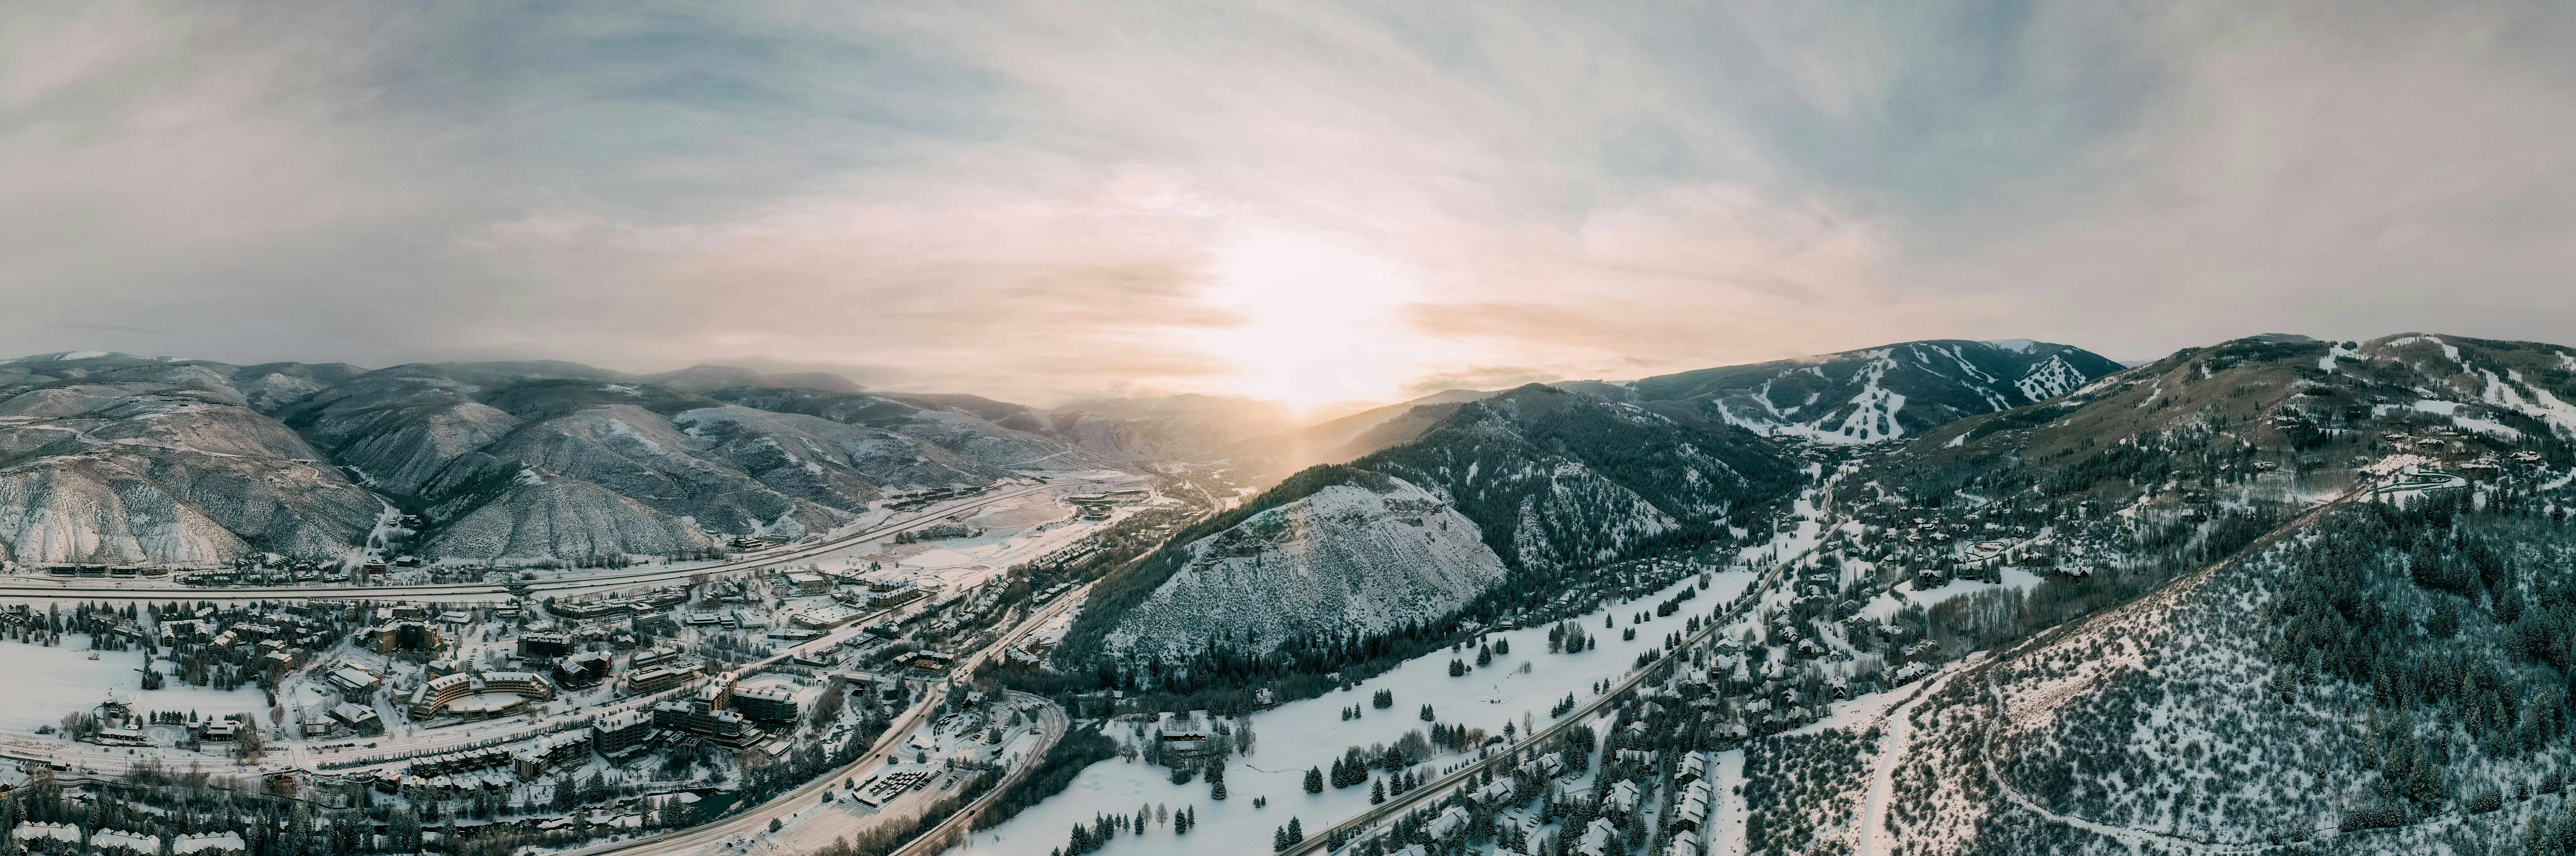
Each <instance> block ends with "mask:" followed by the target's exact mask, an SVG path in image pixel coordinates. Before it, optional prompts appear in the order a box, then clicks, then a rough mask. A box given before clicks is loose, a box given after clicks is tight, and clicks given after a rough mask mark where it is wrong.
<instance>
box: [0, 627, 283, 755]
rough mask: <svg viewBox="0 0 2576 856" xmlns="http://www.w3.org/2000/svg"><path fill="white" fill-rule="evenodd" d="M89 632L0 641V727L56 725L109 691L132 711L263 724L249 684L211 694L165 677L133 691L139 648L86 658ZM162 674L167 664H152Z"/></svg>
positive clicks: (138, 676) (22, 729)
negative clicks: (1, 667) (53, 640)
mask: <svg viewBox="0 0 2576 856" xmlns="http://www.w3.org/2000/svg"><path fill="white" fill-rule="evenodd" d="M91 653H92V652H91V651H90V650H89V634H86V633H65V634H63V644H61V645H56V646H50V647H48V646H44V645H29V644H23V643H16V642H0V659H6V660H7V661H8V663H9V666H8V669H7V670H6V674H7V685H8V691H7V692H5V693H0V731H12V732H17V733H21V734H24V733H27V732H32V731H34V730H36V728H37V727H38V726H42V725H59V724H61V722H62V721H63V714H66V713H71V712H73V711H83V710H87V711H95V710H96V709H97V707H98V703H99V702H101V701H105V700H106V699H107V693H108V691H109V690H110V689H113V690H115V692H116V697H117V699H118V700H119V701H124V702H126V703H128V704H131V705H133V706H134V708H135V709H136V710H177V711H187V710H194V711H197V712H198V713H199V714H200V715H210V714H216V713H254V714H256V715H257V716H258V718H259V719H260V720H261V721H263V722H265V721H266V720H267V719H268V714H267V710H268V700H267V697H266V696H263V695H261V694H260V691H259V690H257V689H254V688H243V689H237V690H233V691H232V692H216V691H214V690H212V689H209V688H205V687H197V686H190V685H188V684H185V683H181V682H179V681H178V680H177V679H171V680H169V681H168V682H167V683H165V684H163V685H162V686H163V687H164V688H163V689H158V690H152V691H149V692H143V691H139V690H138V688H139V687H141V686H142V685H143V684H142V681H143V674H142V673H141V672H140V671H138V670H139V669H141V668H142V667H143V652H142V651H99V652H96V653H97V654H98V659H96V660H92V659H89V655H90V654H91ZM155 665H156V666H157V667H158V668H160V670H161V671H162V673H163V674H165V675H166V674H168V673H169V672H170V671H171V666H170V663H168V662H167V661H163V662H160V663H156V664H155Z"/></svg>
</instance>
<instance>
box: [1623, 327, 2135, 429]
mask: <svg viewBox="0 0 2576 856" xmlns="http://www.w3.org/2000/svg"><path fill="white" fill-rule="evenodd" d="M2119 370H2120V365H2119V364H2118V363H2114V362H2112V361H2110V360H2109V359H2106V358H2104V357H2102V356H2100V355H2098V354H2094V353H2092V352H2090V351H2086V350H2084V349H2081V348H2075V347H2071V346H2067V345H2056V344H2050V343H2046V342H2034V341H2031V340H2028V339H2003V340H1997V341H1993V342H1971V341H1963V340H1931V341H1921V342H1905V343H1900V344H1895V345H1888V346H1885V347H1879V348H1868V349H1863V350H1858V351H1844V352H1841V353H1835V354H1822V355H1818V356H1813V357H1803V358H1799V359H1794V360H1780V361H1777V362H1769V363H1758V364H1753V365H1742V366H1727V367H1722V368H1714V369H1702V370H1698V371H1691V372H1683V373H1680V374H1672V375H1662V376H1658V377H1650V378H1646V379H1644V380H1640V381H1637V382H1635V383H1633V384H1630V385H1628V387H1627V389H1628V390H1629V391H1630V392H1631V393H1632V394H1634V395H1635V396H1636V397H1637V398H1638V399H1640V400H1642V401H1671V402H1681V403H1683V404H1686V405H1688V406H1690V407H1692V408H1694V409H1695V410H1696V411H1697V413H1698V415H1699V416H1700V417H1701V418H1705V419H1708V420H1710V421H1713V422H1721V423H1725V424H1729V425H1738V426H1742V427H1744V428H1746V429H1749V430H1752V431H1754V432H1756V433H1759V434H1763V435H1766V436H1774V437H1794V438H1799V439H1804V440H1809V441H1813V442H1818V443H1834V444H1853V443H1875V442H1881V441H1886V440H1893V439H1897V438H1901V437H1906V436H1910V435H1914V434H1919V433H1921V432H1923V431H1925V430H1928V429H1930V428H1933V427H1936V426H1939V425H1942V424H1944V423H1947V422H1950V421H1952V420H1955V419H1958V418H1960V417H1964V416H1970V415H1974V414H1979V413H1991V412H1994V411H1998V410H2009V409H2011V408H2015V407H2020V406H2023V405H2026V404H2033V403H2036V402H2040V401H2044V400H2047V399H2050V398H2054V397H2056V396H2059V395H2063V394H2065V393H2067V392H2070V391H2073V390H2075V389H2076V388H2078V387H2081V386H2083V385H2084V384H2086V383H2088V382H2090V381H2092V380H2095V379H2098V378H2100V377H2102V376H2104V375H2108V374H2111V373H2114V372H2117V371H2119Z"/></svg>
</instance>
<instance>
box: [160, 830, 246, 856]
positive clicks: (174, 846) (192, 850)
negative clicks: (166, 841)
mask: <svg viewBox="0 0 2576 856" xmlns="http://www.w3.org/2000/svg"><path fill="white" fill-rule="evenodd" d="M249 850H250V845H249V844H247V843H245V842H243V841H242V837H241V833H238V832H210V833H207V834H205V835H182V836H179V837H177V838H173V839H170V852H171V853H173V854H176V856H233V854H239V853H245V852H248V851H249Z"/></svg>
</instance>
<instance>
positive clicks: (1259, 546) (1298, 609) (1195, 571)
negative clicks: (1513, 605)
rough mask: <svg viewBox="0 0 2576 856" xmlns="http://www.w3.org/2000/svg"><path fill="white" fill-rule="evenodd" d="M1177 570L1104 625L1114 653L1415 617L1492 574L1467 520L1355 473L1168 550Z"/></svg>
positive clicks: (1418, 491) (1444, 608)
mask: <svg viewBox="0 0 2576 856" xmlns="http://www.w3.org/2000/svg"><path fill="white" fill-rule="evenodd" d="M1175 553H1176V558H1177V559H1178V560H1179V561H1180V562H1181V566H1180V568H1179V569H1178V570H1177V571H1175V572H1174V573H1172V574H1171V576H1170V577H1169V578H1167V579H1165V580H1164V581H1163V583H1162V584H1161V585H1159V586H1157V587H1155V588H1154V589H1153V591H1152V593H1151V594H1149V595H1147V596H1146V597H1145V598H1144V599H1143V601H1142V602H1140V603H1137V604H1135V605H1134V606H1132V607H1130V608H1129V609H1128V610H1127V612H1126V617H1125V619H1124V620H1122V621H1120V622H1119V623H1118V625H1117V627H1116V628H1115V629H1113V630H1110V631H1109V638H1108V640H1107V642H1108V644H1109V646H1110V647H1112V648H1115V649H1117V650H1122V651H1138V652H1150V651H1167V652H1179V651H1186V650H1188V649H1189V648H1191V647H1192V646H1193V645H1195V644H1198V643H1199V642H1200V641H1201V640H1205V639H1208V638H1211V637H1213V636H1217V635H1226V634H1230V635H1234V636H1241V635H1243V634H1247V633H1248V634H1250V636H1251V638H1254V639H1264V640H1271V641H1274V642H1275V641H1276V640H1279V639H1282V638H1285V637H1287V636H1289V635H1291V634H1296V633H1304V632H1312V631H1313V630H1314V629H1316V628H1320V627H1388V626H1393V625H1394V624H1396V623H1398V622H1405V621H1413V622H1423V621H1429V620H1432V619H1435V618H1438V617H1440V616H1441V615H1443V614H1444V613H1447V612H1449V611H1450V610H1454V609H1456V608H1458V607H1459V606H1461V605H1464V604H1465V603H1466V602H1467V601H1468V600H1469V599H1472V598H1474V597H1475V596H1476V595H1479V594H1482V593H1484V591H1485V590H1486V589H1487V588H1489V587H1491V586H1493V585H1495V584H1496V583H1499V582H1501V581H1502V579H1503V574H1504V569H1503V560H1502V557H1500V556H1497V555H1495V553H1494V551H1493V550H1491V549H1488V548H1487V547H1486V546H1485V544H1484V542H1483V541H1481V540H1479V539H1478V537H1477V528H1476V524H1475V522H1474V521H1471V520H1468V519H1467V518H1466V516H1465V515H1462V514H1460V513H1458V510H1457V509H1456V508H1455V507H1453V506H1452V505H1451V504H1449V503H1448V502H1446V501H1444V500H1442V499H1440V498H1439V497H1437V496H1434V495H1432V494H1431V493H1429V492H1427V491H1424V490H1423V489H1422V488H1420V487H1417V486H1414V485H1412V484H1409V483H1407V482H1405V481H1403V480H1401V479H1396V478H1390V477H1386V476H1383V475H1378V474H1374V473H1365V472H1354V473H1353V475H1352V476H1351V477H1350V478H1348V479H1346V480H1336V481H1334V482H1332V483H1329V484H1326V485H1324V486H1322V487H1318V488H1316V489H1314V491H1313V492H1312V493H1308V494H1306V495H1304V496H1301V497H1299V498H1297V499H1295V500H1293V501H1289V502H1285V503H1282V504H1279V505H1276V506H1273V507H1271V508H1268V509H1266V510H1263V511H1261V512H1259V513H1256V514H1252V515H1250V516H1247V517H1245V518H1243V519H1242V520H1241V522H1238V523H1236V524H1234V525H1233V526H1230V527H1227V528H1225V529H1222V530H1219V531H1217V532H1215V533H1214V534H1211V535H1208V536H1206V537H1203V538H1199V539H1197V540H1195V541H1192V542H1190V543H1187V544H1182V545H1178V546H1177V547H1176V548H1175Z"/></svg>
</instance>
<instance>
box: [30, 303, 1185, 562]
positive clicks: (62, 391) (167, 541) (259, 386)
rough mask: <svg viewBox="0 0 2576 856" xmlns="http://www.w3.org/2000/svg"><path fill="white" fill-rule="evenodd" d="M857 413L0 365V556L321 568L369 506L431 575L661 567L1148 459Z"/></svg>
mask: <svg viewBox="0 0 2576 856" xmlns="http://www.w3.org/2000/svg"><path fill="white" fill-rule="evenodd" d="M856 389H857V387H856V385H855V384H851V383H849V382H848V381H847V380H845V379H841V378H838V377H837V376H830V375H761V374H757V373H754V372H750V371H746V370H743V369H739V368H733V367H726V366H697V367H693V368H690V369H684V370H682V371H678V372H670V373H665V374H661V375H653V376H649V377H638V376H634V375H628V374H625V373H622V372H615V371H609V370H605V369H599V368H594V367H591V366H584V365H579V364H575V363H563V362H515V363H448V364H413V365H403V366H395V367H392V368H386V369H379V370H375V371H366V370H362V369H358V368H355V367H352V366H346V365H338V364H326V365H308V364H301V363H275V364H267V365H259V366H231V365H226V364H222V363H215V362H208V361H201V360H166V359H152V358H140V357H132V356H128V355H124V354H110V353H103V352H86V353H68V354H55V355H46V356H41V357H28V358H21V359H17V360H10V361H7V362H0V551H5V552H0V556H5V557H7V558H9V559H11V560H13V561H20V562H28V563H56V562H75V561H93V562H109V563H142V562H158V563H181V564H196V565H206V564H214V563H218V562H222V561H225V560H228V559H231V558H233V557H237V556H241V555H245V554H250V553H279V554H284V555H288V556H295V557H300V558H310V559H335V558H338V557H339V556H340V555H342V554H344V553H345V552H347V551H348V550H349V549H351V548H353V547H355V546H356V545H357V543H358V541H359V540H361V539H362V538H363V537H364V536H365V535H366V533H367V532H368V531H369V530H370V529H371V528H372V527H373V526H374V523H375V521H376V519H377V517H378V516H379V514H380V513H381V512H382V511H383V510H384V509H385V508H386V506H387V505H388V504H391V505H393V506H396V507H398V508H401V509H403V510H405V511H409V512H416V513H420V514H422V515H424V516H425V517H426V518H428V521H429V526H428V528H427V531H426V532H425V533H424V534H425V538H424V539H423V540H422V541H421V543H420V544H419V545H418V547H417V550H418V552H420V553H421V554H423V555H425V556H428V557H431V558H438V559H460V560H474V561H523V560H538V559H547V558H575V557H583V556H592V555H602V554H619V553H634V554H647V555H651V554H668V553H670V552H673V551H676V550H681V549H690V548H697V547H705V546H710V545H713V544H714V543H716V542H718V541H720V540H722V539H723V537H725V536H729V535H739V534H760V533H783V534H795V533H799V532H808V531H815V530H819V529H827V528H831V527H834V526H837V525H839V524H841V523H844V522H847V521H849V520H850V519H852V518H853V516H854V515H855V514H856V513H857V512H860V511H862V510H864V509H865V508H866V507H867V505H868V503H869V502H871V501H873V500H875V499H876V498H878V497H880V496H882V495H883V494H884V493H885V492H886V491H889V490H904V489H914V488H924V487H938V486H950V485H983V484H989V483H991V482H992V481H993V480H995V479H998V478H1003V477H1006V476H1008V475H1010V474H1011V473H1012V472H1014V471H1049V470H1062V469H1087V468H1095V467H1114V466H1123V465H1127V464H1128V463H1129V462H1131V461H1134V460H1137V459H1139V458H1144V457H1147V456H1150V455H1152V454H1154V453H1155V452H1156V451H1157V449H1155V448H1154V445H1153V443H1151V442H1142V441H1138V440H1136V437H1137V436H1148V437H1150V436H1152V434H1153V429H1152V427H1151V426H1144V427H1134V426H1130V425H1129V424H1127V423H1122V422H1119V421H1118V420H1111V419H1106V418H1104V417H1097V416H1088V415H1082V416H1059V415H1056V414H1048V413H1045V412H1044V411H1039V410H1036V409H1034V408H1028V407H1023V406H1020V405H1012V404H1006V403H1003V402H994V401H990V400H987V399H980V398H975V397H972V396H907V397H903V398H902V400H897V399H896V398H892V397H878V396H870V395H865V394H861V393H858V392H856V391H855V390H856ZM736 401H742V402H749V406H746V405H745V404H741V403H734V402H736ZM763 404H767V405H770V406H771V408H772V409H763V407H762V406H761V405H763ZM1003 423H1011V424H1009V425H1005V424H1003ZM1094 423H1097V424H1094ZM1019 425H1026V426H1027V428H1029V429H1034V430H1024V429H1023V428H1021V427H1016V426H1019ZM1121 443H1126V444H1128V445H1127V446H1125V447H1121V446H1120V445H1119V444H1121ZM1093 448H1107V449H1108V451H1105V452H1096V451H1092V449H1093Z"/></svg>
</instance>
